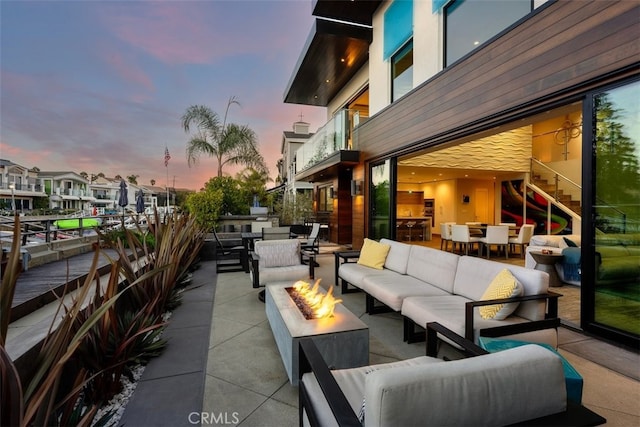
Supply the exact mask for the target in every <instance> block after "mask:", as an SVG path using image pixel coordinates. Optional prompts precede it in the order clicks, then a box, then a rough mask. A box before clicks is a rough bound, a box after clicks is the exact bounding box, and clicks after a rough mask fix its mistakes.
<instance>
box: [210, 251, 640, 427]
mask: <svg viewBox="0 0 640 427" xmlns="http://www.w3.org/2000/svg"><path fill="white" fill-rule="evenodd" d="M318 262H319V264H320V267H319V268H316V278H322V279H323V281H322V284H323V285H324V287H325V288H326V287H328V286H333V285H334V283H333V282H334V279H333V276H334V270H333V268H334V257H333V254H332V253H331V252H328V251H325V253H321V255H320V256H319V257H318ZM258 291H259V290H258V289H253V288H252V287H251V283H250V280H249V275H248V274H246V273H241V272H240V273H224V274H218V275H217V283H216V286H215V297H214V308H213V314H212V322H211V324H212V328H211V332H210V338H209V353H208V361H207V368H206V380H205V391H204V398H203V406H202V412H203V414H202V417H203V419H202V420H201V421H202V425H215V424H233V425H239V426H245V427H246V426H295V425H298V389H297V388H296V387H293V386H291V385H290V384H289V381H288V378H287V375H286V372H285V369H284V366H283V364H282V361H281V359H280V355H279V353H278V349H277V347H276V343H275V341H274V338H273V335H272V333H271V329H270V327H269V323H268V321H267V318H266V315H265V306H264V304H263V303H262V302H260V301H259V300H258ZM334 294H335V295H336V296H338V297H340V298H343V300H344V301H343V303H344V305H345V306H346V307H347V308H348V309H349V310H351V311H352V312H353V313H354V314H356V315H357V316H358V317H360V318H361V319H362V320H363V321H364V322H365V323H366V324H367V325H368V326H369V331H370V363H371V364H377V363H385V362H389V361H395V360H401V359H406V358H410V357H416V356H420V355H424V353H425V344H424V343H416V344H406V343H404V342H403V341H402V318H401V316H400V315H398V314H395V313H389V314H379V315H374V316H370V315H367V314H366V313H365V300H364V295H363V294H362V293H354V294H347V295H341V292H340V290H339V288H338V287H336V288H334ZM559 340H560V353H561V354H562V355H563V356H564V357H565V358H566V359H567V360H569V362H570V363H571V364H572V365H573V366H574V367H575V369H576V370H577V371H578V372H579V373H580V374H581V375H582V376H583V378H584V390H583V404H584V405H585V406H587V407H588V408H590V409H592V410H594V411H595V412H597V413H599V414H600V415H602V416H604V417H605V418H606V419H607V420H608V422H607V425H611V426H640V404H639V403H638V402H640V382H639V381H638V379H639V378H640V356H639V355H638V354H636V353H633V352H630V351H627V350H625V349H621V348H619V347H616V346H613V345H609V344H607V343H605V342H603V341H600V340H597V339H594V338H590V337H588V336H585V335H583V334H581V333H578V332H576V331H573V330H571V329H567V328H564V327H563V328H560V330H559Z"/></svg>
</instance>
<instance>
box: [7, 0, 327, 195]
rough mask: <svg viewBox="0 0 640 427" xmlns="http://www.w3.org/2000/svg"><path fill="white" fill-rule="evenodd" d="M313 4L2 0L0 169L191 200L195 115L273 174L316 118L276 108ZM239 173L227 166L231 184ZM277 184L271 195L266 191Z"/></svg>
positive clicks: (320, 117) (206, 173)
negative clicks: (172, 190) (253, 138)
mask: <svg viewBox="0 0 640 427" xmlns="http://www.w3.org/2000/svg"><path fill="white" fill-rule="evenodd" d="M311 3H312V2H311V0H288V1H276V0H261V1H243V0H234V1H222V0H208V1H204V0H200V1H178V0H175V1H164V0H158V1H142V0H124V1H101V0H99V1H93V0H84V1H30V0H21V1H7V0H1V1H0V55H1V56H0V91H1V92H0V100H1V104H0V158H3V159H6V160H10V161H13V162H14V163H17V164H20V165H23V166H26V167H28V168H32V167H38V168H40V169H41V170H47V171H73V172H77V173H80V172H83V171H84V172H87V173H99V172H103V173H104V174H105V175H106V176H108V177H113V176H115V175H117V174H119V175H122V176H123V177H126V176H128V175H132V174H135V175H139V176H140V177H139V178H138V183H140V184H147V185H148V184H149V183H150V180H151V179H155V180H156V185H160V186H164V185H165V184H166V181H167V169H166V168H165V167H164V160H163V159H164V150H165V146H166V147H167V148H168V150H169V153H170V155H171V160H170V161H169V167H168V174H169V186H174V180H175V187H178V188H191V189H194V190H195V189H199V188H201V187H202V186H203V185H204V183H205V182H206V181H208V180H209V178H211V177H213V176H214V175H215V171H216V164H215V161H214V159H213V158H209V157H202V158H201V160H200V162H199V163H198V164H197V165H195V166H192V167H191V168H189V167H188V166H187V160H186V156H185V147H186V142H187V141H188V139H189V135H188V134H186V133H185V132H184V131H183V129H182V128H181V123H180V118H181V116H182V114H183V113H184V112H185V110H186V109H187V107H189V106H190V105H195V104H203V105H206V106H208V107H210V108H211V109H213V110H214V111H215V112H217V113H218V114H219V115H220V118H221V119H222V117H223V116H224V112H225V108H226V105H227V100H228V99H229V97H231V96H235V97H237V99H238V100H239V101H240V103H241V104H242V106H241V107H238V106H232V107H231V110H230V113H229V119H228V121H230V122H233V123H237V124H240V125H248V126H249V127H250V128H251V129H253V130H254V131H255V132H256V134H257V136H258V143H259V147H260V151H261V153H262V154H263V156H264V157H265V160H266V163H267V166H268V167H269V169H270V171H271V176H272V177H274V178H275V176H276V175H277V171H276V167H275V164H276V161H277V159H278V158H280V145H281V141H282V133H283V131H288V130H292V125H293V122H295V121H297V120H299V119H300V114H302V115H303V120H304V121H306V122H309V123H310V124H311V131H312V132H315V131H316V130H317V128H318V127H320V126H322V125H323V124H324V122H325V121H326V112H325V109H322V108H317V107H308V106H300V105H292V104H284V103H283V101H282V99H283V93H284V90H285V88H286V85H287V82H288V81H289V78H290V77H291V73H292V71H293V68H294V66H295V63H296V61H297V59H298V57H299V55H300V52H301V51H302V47H303V45H304V42H305V40H306V39H307V36H308V34H309V31H310V29H311V24H312V21H313V18H312V16H311ZM238 171H239V170H238V169H237V168H236V169H233V168H229V167H227V168H226V169H225V172H226V173H227V174H229V175H235V173H236V172H238ZM272 185H274V184H273V183H270V184H269V186H272Z"/></svg>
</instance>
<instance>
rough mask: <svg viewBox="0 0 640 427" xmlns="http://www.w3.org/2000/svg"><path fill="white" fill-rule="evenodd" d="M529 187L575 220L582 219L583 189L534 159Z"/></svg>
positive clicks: (532, 160)
mask: <svg viewBox="0 0 640 427" xmlns="http://www.w3.org/2000/svg"><path fill="white" fill-rule="evenodd" d="M527 186H528V187H529V188H531V189H533V190H534V191H536V192H537V193H539V194H541V195H543V196H544V197H545V198H546V199H547V200H549V202H550V203H552V204H554V205H555V206H557V207H558V208H560V209H561V210H563V211H565V212H567V213H568V214H570V215H571V216H573V217H574V218H577V219H580V218H581V216H582V187H581V186H580V184H577V183H575V182H573V181H572V180H570V179H569V178H567V177H566V176H564V175H563V174H562V173H560V172H559V171H556V170H554V169H552V168H550V167H549V166H548V165H546V164H544V163H542V162H540V161H539V160H537V159H534V158H532V159H531V168H530V173H529V182H528V184H527Z"/></svg>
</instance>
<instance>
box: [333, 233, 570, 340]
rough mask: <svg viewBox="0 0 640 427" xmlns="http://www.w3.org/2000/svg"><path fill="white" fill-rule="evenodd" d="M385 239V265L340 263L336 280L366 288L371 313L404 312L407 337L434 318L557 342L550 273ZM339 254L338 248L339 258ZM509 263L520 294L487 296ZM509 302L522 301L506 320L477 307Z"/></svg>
mask: <svg viewBox="0 0 640 427" xmlns="http://www.w3.org/2000/svg"><path fill="white" fill-rule="evenodd" d="M380 243H382V244H385V245H390V249H389V252H388V255H387V257H386V259H385V262H384V268H383V269H381V270H378V269H375V268H371V267H368V266H366V265H361V264H359V263H357V262H345V263H342V264H340V265H337V266H336V272H337V276H336V285H337V284H338V282H339V280H342V287H343V292H344V291H349V288H348V286H349V285H352V286H355V287H356V288H359V289H361V290H362V291H364V292H365V293H366V301H367V302H366V307H367V313H369V314H375V313H379V312H384V311H391V310H392V311H396V312H400V313H401V314H402V315H403V316H404V318H405V330H404V339H405V340H406V341H408V342H413V341H417V340H419V339H423V333H422V332H421V331H419V332H416V330H415V325H418V326H420V327H422V328H424V327H425V325H426V324H427V323H429V322H439V323H441V324H442V325H443V326H445V327H447V328H449V329H451V330H452V331H454V332H456V333H457V334H459V335H461V336H463V337H465V338H467V339H469V340H475V341H477V338H478V336H479V335H480V334H482V335H483V336H510V338H514V339H520V340H524V341H532V342H542V343H547V344H550V345H552V346H553V347H554V348H555V347H557V326H558V325H559V319H558V317H557V298H558V297H559V295H558V294H555V293H552V292H548V286H549V275H548V274H547V273H545V272H542V271H538V270H532V269H527V268H523V267H519V266H514V265H509V264H503V263H499V262H495V261H489V260H486V259H482V258H477V257H473V256H459V255H456V254H452V253H450V252H446V251H441V250H438V249H432V248H427V247H423V246H418V245H409V244H405V243H400V242H396V241H393V240H388V239H381V240H380ZM339 259H340V257H339V254H336V262H338V260H339ZM354 259H355V257H354ZM505 268H506V269H507V270H509V271H510V272H511V274H512V275H513V276H514V277H515V278H516V279H517V281H518V282H520V284H521V285H522V288H523V292H522V294H521V296H519V297H515V298H510V299H500V300H496V299H493V300H489V301H491V303H489V301H487V300H482V297H483V294H484V292H485V290H486V289H487V288H488V287H489V285H490V284H491V282H492V280H493V279H494V278H495V277H496V276H497V275H498V273H500V272H501V271H502V270H504V269H505ZM376 301H378V302H379V303H382V305H380V304H376ZM504 302H515V303H516V304H519V305H518V306H517V309H516V310H515V312H513V314H511V315H509V316H507V317H506V318H505V319H504V320H495V319H483V318H482V317H481V316H480V314H479V310H478V309H477V307H480V306H487V305H490V304H497V303H504ZM516 334H517V336H514V335H516Z"/></svg>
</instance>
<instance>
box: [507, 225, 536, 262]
mask: <svg viewBox="0 0 640 427" xmlns="http://www.w3.org/2000/svg"><path fill="white" fill-rule="evenodd" d="M533 229H534V226H533V224H524V225H523V226H522V227H520V231H519V232H518V236H517V237H510V238H509V246H511V247H512V248H513V249H514V251H515V247H516V246H520V257H521V258H524V251H525V249H526V248H527V245H529V241H531V237H532V236H533Z"/></svg>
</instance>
